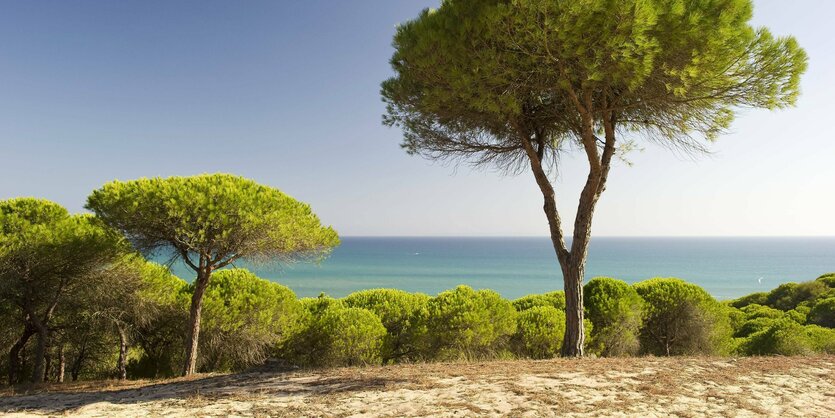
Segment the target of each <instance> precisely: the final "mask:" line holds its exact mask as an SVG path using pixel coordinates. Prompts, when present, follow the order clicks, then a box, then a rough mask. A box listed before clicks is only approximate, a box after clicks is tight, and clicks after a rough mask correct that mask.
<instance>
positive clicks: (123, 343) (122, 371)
mask: <svg viewBox="0 0 835 418" xmlns="http://www.w3.org/2000/svg"><path fill="white" fill-rule="evenodd" d="M117 328H118V331H119V361H118V364H117V365H116V371H117V373H118V379H119V380H125V379H127V378H128V368H127V362H128V336H127V333H126V332H125V329H124V328H123V327H122V326H121V325H117Z"/></svg>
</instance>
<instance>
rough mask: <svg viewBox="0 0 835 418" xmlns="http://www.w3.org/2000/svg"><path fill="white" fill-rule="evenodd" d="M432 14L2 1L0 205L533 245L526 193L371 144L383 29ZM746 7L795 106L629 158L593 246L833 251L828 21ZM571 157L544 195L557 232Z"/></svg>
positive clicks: (777, 8) (382, 7)
mask: <svg viewBox="0 0 835 418" xmlns="http://www.w3.org/2000/svg"><path fill="white" fill-rule="evenodd" d="M438 3H439V1H438V0H434V1H428V0H423V1H420V0H409V1H406V0H398V1H389V0H376V1H370V0H355V1H323V0H317V1H246V2H241V1H223V2H219V1H173V2H172V1H133V2H127V1H120V2H114V1H72V2H67V1H28V0H27V1H24V0H21V1H4V2H3V3H2V4H0V39H2V42H0V199H3V198H9V197H15V196H38V197H44V198H48V199H52V200H54V201H56V202H59V203H61V204H63V205H65V206H66V207H67V208H69V209H70V210H72V211H81V210H82V207H83V204H84V200H85V198H86V196H87V195H88V194H89V192H90V191H91V190H93V189H94V188H97V187H99V186H100V185H102V184H103V183H105V182H107V181H109V180H113V179H117V178H118V179H122V180H128V179H133V178H138V177H143V176H146V177H147V176H170V175H189V174H198V173H204V172H229V173H235V174H239V175H243V176H246V177H250V178H253V179H255V180H257V181H259V182H261V183H265V184H268V185H271V186H274V187H277V188H279V189H281V190H283V191H285V192H287V193H289V194H291V195H292V196H294V197H296V198H298V199H300V200H303V201H306V202H308V203H310V204H311V205H312V206H313V208H314V210H315V211H316V212H317V213H318V214H319V215H320V217H321V218H322V220H323V221H324V222H326V223H329V224H332V225H334V226H335V227H336V229H337V230H338V231H339V232H340V233H341V234H342V235H503V236H510V235H546V234H547V229H546V222H545V219H544V216H543V215H542V212H541V206H542V204H541V196H540V195H539V192H538V189H537V188H536V186H535V184H534V181H533V178H532V176H531V175H530V174H529V173H525V174H522V175H520V176H516V177H502V176H500V175H498V174H496V173H491V172H489V171H473V170H471V169H470V168H468V167H466V166H459V167H457V168H456V167H453V166H445V165H440V164H437V163H430V162H427V161H424V160H421V159H419V158H417V157H409V156H407V155H406V154H405V153H404V152H403V151H402V150H401V149H400V148H399V146H398V144H399V141H400V136H401V134H400V132H399V131H398V130H396V129H389V128H385V127H383V126H381V123H380V120H381V114H382V112H383V104H382V102H381V101H380V97H379V84H380V82H381V81H382V80H384V79H385V78H387V77H388V76H389V75H390V74H391V70H390V67H389V65H388V59H389V57H390V55H391V53H392V48H391V46H390V43H391V37H392V35H393V33H394V30H395V25H396V24H397V23H398V22H402V21H404V20H407V19H410V18H412V17H414V16H416V15H417V14H418V12H419V11H420V10H421V9H423V8H425V7H432V6H436V5H437V4H438ZM755 4H756V9H755V18H754V20H755V23H756V24H757V25H766V26H768V27H770V28H771V29H772V30H773V31H774V32H775V33H777V34H792V35H794V36H796V37H797V38H798V39H799V41H800V44H801V45H802V46H803V47H804V48H805V49H806V51H807V52H808V53H809V56H810V62H809V64H810V66H809V70H808V72H807V73H806V75H805V78H804V79H803V83H802V86H803V95H802V97H801V99H800V101H799V103H798V106H797V107H796V108H793V109H789V110H784V111H778V112H772V113H768V112H759V111H747V112H744V113H743V114H741V115H739V117H738V119H737V121H736V122H735V123H734V125H733V128H732V132H731V133H730V134H728V135H725V136H724V137H722V138H721V139H720V141H719V142H718V143H717V144H716V145H715V146H714V147H713V151H714V154H713V155H711V156H708V157H703V158H699V159H698V160H695V161H694V160H688V159H683V158H682V157H680V156H677V155H675V154H673V153H671V152H669V151H667V150H665V149H662V148H659V147H657V146H654V145H651V144H647V145H645V147H644V150H643V151H641V152H636V153H634V154H632V155H631V156H630V159H631V160H632V162H633V163H634V165H633V166H631V167H630V166H627V165H625V164H619V165H617V166H615V167H614V168H613V170H612V173H611V179H610V181H609V186H608V188H607V191H606V193H605V194H604V195H603V198H602V200H601V202H600V205H599V208H598V210H597V212H596V215H595V226H594V234H595V235H598V236H615V235H628V236H643V235H667V236H676V235H683V236H693V235H712V236H726V235H768V236H778V235H827V236H832V235H835V133H833V131H832V129H831V128H830V127H831V125H832V121H833V119H835V100H833V99H835V70H833V69H834V68H835V44H833V42H835V40H834V39H835V31H833V25H832V22H831V20H832V17H833V16H835V2H830V1H826V0H818V1H813V0H806V1H801V2H786V1H781V0H771V1H759V0H758V1H756V3H755ZM578 157H579V156H575V157H573V158H568V159H566V160H565V161H564V166H563V168H562V171H561V174H560V177H559V180H558V193H559V194H560V199H561V201H560V208H561V210H563V211H565V215H564V218H570V217H573V207H574V205H575V202H576V197H577V194H578V191H579V187H580V182H581V181H582V180H583V178H584V176H585V170H586V169H585V167H584V162H583V160H582V159H581V158H578ZM567 223H568V224H569V225H570V224H571V222H567Z"/></svg>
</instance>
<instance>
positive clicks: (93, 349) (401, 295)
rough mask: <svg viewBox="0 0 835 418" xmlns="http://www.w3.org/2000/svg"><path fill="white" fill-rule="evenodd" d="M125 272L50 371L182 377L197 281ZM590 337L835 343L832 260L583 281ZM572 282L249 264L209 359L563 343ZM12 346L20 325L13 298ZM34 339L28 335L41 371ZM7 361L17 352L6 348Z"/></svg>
mask: <svg viewBox="0 0 835 418" xmlns="http://www.w3.org/2000/svg"><path fill="white" fill-rule="evenodd" d="M121 269H122V270H121V271H120V274H119V275H118V276H111V277H112V278H113V280H114V281H108V280H106V279H103V280H100V281H98V282H96V283H89V284H88V286H85V287H83V288H82V287H79V288H78V291H79V292H83V293H78V294H75V295H73V299H74V300H76V301H77V302H78V303H73V304H69V305H67V306H66V307H65V308H64V309H62V311H61V312H58V313H57V314H58V315H59V316H60V320H59V322H58V323H57V324H56V325H55V326H54V329H55V332H54V333H53V334H52V338H51V340H50V342H49V344H48V348H47V354H46V356H47V357H48V358H49V359H50V361H49V362H48V366H47V367H46V370H45V371H44V378H45V380H57V379H59V378H60V376H59V373H62V372H63V370H64V368H65V367H66V370H67V371H68V372H69V373H70V375H71V378H72V380H76V379H101V378H110V377H119V376H120V374H121V373H124V374H125V376H126V377H128V378H159V377H171V376H175V375H177V374H178V373H179V366H180V364H181V363H182V357H183V355H184V353H183V349H182V346H183V338H184V334H185V331H184V329H185V327H186V325H187V322H188V315H189V310H188V307H189V304H188V302H189V300H190V299H191V293H192V292H193V290H194V286H193V285H192V284H188V283H187V282H185V281H184V280H182V279H180V278H178V277H176V276H174V275H173V274H171V273H170V272H169V270H168V269H167V268H166V267H164V266H161V265H158V264H154V263H151V262H147V261H145V260H143V259H141V258H138V257H134V258H130V259H128V260H126V262H125V263H124V264H123V265H122V266H121ZM584 290H585V306H586V310H587V319H586V321H587V324H586V326H587V328H588V329H590V335H589V338H588V339H587V350H588V352H589V353H592V354H594V355H598V356H640V355H656V356H668V355H701V354H705V355H745V356H747V355H771V354H780V355H802V354H812V353H835V329H833V327H835V274H827V275H823V276H821V277H819V278H817V279H816V280H813V281H807V282H802V283H786V284H783V285H781V286H779V287H778V288H776V289H774V290H772V291H771V292H767V293H755V294H752V295H748V296H745V297H742V298H739V299H736V300H732V301H724V302H720V301H717V300H715V299H714V298H713V297H711V296H710V295H709V294H708V293H707V292H706V291H704V290H703V289H701V288H700V287H698V286H696V285H694V284H691V283H687V282H684V281H682V280H679V279H673V278H654V279H649V280H646V281H642V282H639V283H635V284H634V285H630V284H627V283H626V282H624V281H620V280H616V279H612V278H606V277H598V278H594V279H591V280H590V281H588V282H587V283H586V285H585V288H584ZM564 306H565V300H564V296H563V292H561V291H555V292H550V293H545V294H535V295H529V296H525V297H522V298H519V299H516V300H506V299H503V298H502V297H501V296H500V295H499V294H498V293H496V292H494V291H491V290H474V289H472V288H470V287H467V286H459V287H457V288H455V289H451V290H448V291H445V292H442V293H440V294H438V295H436V296H429V295H425V294H420V293H408V292H404V291H401V290H396V289H371V290H364V291H360V292H356V293H353V294H351V295H348V296H347V297H345V298H341V299H336V298H331V297H329V296H327V295H324V294H323V295H321V296H319V297H317V298H301V299H299V298H296V296H295V295H294V293H293V292H292V291H291V290H290V289H289V288H287V287H285V286H282V285H280V284H278V283H274V282H271V281H268V280H264V279H261V278H258V277H257V276H255V275H254V274H253V273H251V272H249V271H247V270H245V269H224V270H220V271H218V272H216V273H215V275H214V276H213V280H212V282H211V283H210V284H209V287H208V289H207V291H206V294H205V301H204V311H203V336H202V338H201V340H200V347H199V352H200V354H201V356H200V362H199V365H198V370H199V371H201V372H210V371H237V370H242V369H246V368H248V367H251V366H255V365H258V364H262V363H264V362H265V361H266V360H267V359H270V358H273V359H278V360H280V361H282V362H284V363H286V364H287V365H294V366H300V367H333V366H351V365H371V364H391V363H410V362H424V361H426V362H429V361H447V360H462V359H464V360H485V359H511V358H532V359H545V358H551V357H556V356H558V355H559V352H560V347H561V344H562V338H563V331H564V326H565V318H564V315H565V314H564V313H563V311H562V309H563V308H564ZM3 313H4V315H5V317H4V318H3V320H2V323H4V324H7V325H5V326H4V327H3V333H2V337H3V340H2V344H3V347H4V349H5V350H6V353H8V352H9V351H8V350H9V349H10V347H11V346H12V345H13V344H14V340H15V338H16V332H18V331H19V330H18V329H17V327H19V325H17V324H16V322H15V318H14V316H13V315H10V312H9V310H8V309H5V310H4V311H3ZM36 349H37V347H33V345H32V344H28V345H26V346H24V347H22V348H21V349H20V353H19V356H20V358H21V359H22V361H21V364H20V365H19V366H18V367H20V368H22V369H23V370H24V372H23V374H24V375H25V374H26V373H27V372H31V370H30V368H31V367H32V361H31V359H32V357H33V356H34V355H35V350H36ZM2 367H3V369H4V371H6V372H8V367H9V361H8V358H7V359H6V361H4V362H3V366H2Z"/></svg>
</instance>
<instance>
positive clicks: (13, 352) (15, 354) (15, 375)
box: [9, 323, 35, 385]
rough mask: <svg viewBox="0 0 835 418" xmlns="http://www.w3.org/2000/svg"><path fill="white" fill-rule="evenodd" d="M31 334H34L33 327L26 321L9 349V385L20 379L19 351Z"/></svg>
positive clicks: (21, 366)
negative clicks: (19, 334)
mask: <svg viewBox="0 0 835 418" xmlns="http://www.w3.org/2000/svg"><path fill="white" fill-rule="evenodd" d="M33 335H35V328H34V327H32V325H30V324H28V323H27V324H26V326H25V327H24V328H23V335H21V336H20V338H18V339H17V341H15V343H14V345H12V348H11V349H10V350H9V385H14V384H17V383H20V381H21V376H20V373H21V372H22V371H23V365H22V364H21V359H20V352H21V351H23V348H24V347H26V343H27V342H29V338H31V337H32V336H33Z"/></svg>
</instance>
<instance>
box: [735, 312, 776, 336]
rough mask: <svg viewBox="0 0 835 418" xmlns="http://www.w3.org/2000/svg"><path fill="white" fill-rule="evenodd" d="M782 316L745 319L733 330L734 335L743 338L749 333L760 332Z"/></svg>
mask: <svg viewBox="0 0 835 418" xmlns="http://www.w3.org/2000/svg"><path fill="white" fill-rule="evenodd" d="M780 319H782V318H777V319H775V318H767V317H760V318H753V319H749V320H747V321H745V322H744V323H743V324H742V325H741V326H740V327H739V328H737V329H736V331H735V332H734V335H733V336H734V337H737V338H745V337H749V336H751V335H754V334H756V333H758V332H762V331H765V330H767V329H768V328H770V327H771V326H772V325H774V323H775V322H777V321H779V320H780Z"/></svg>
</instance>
